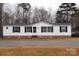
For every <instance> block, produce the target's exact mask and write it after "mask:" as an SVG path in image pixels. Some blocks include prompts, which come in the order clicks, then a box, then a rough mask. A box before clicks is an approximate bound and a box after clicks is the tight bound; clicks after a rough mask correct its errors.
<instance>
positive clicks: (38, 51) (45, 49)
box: [0, 46, 79, 56]
mask: <svg viewBox="0 0 79 59" xmlns="http://www.w3.org/2000/svg"><path fill="white" fill-rule="evenodd" d="M0 55H1V56H64V55H65V56H71V55H73V56H77V55H79V47H67V46H66V47H63V46H11V47H10V46H8V47H7V46H5V47H4V46H3V47H0Z"/></svg>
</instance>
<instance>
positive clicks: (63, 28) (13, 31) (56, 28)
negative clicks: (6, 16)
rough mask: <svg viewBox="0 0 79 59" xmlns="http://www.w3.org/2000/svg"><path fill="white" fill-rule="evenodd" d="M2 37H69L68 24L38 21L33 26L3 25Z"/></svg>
mask: <svg viewBox="0 0 79 59" xmlns="http://www.w3.org/2000/svg"><path fill="white" fill-rule="evenodd" d="M3 36H71V25H70V24H52V23H49V22H44V21H40V22H37V23H34V24H24V25H14V24H8V25H3Z"/></svg>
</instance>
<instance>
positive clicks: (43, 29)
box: [41, 26, 53, 32]
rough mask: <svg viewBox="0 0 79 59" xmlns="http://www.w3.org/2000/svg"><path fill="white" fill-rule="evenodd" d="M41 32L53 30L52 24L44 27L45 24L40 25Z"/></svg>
mask: <svg viewBox="0 0 79 59" xmlns="http://www.w3.org/2000/svg"><path fill="white" fill-rule="evenodd" d="M41 32H53V26H48V27H46V26H44V27H43V26H42V27H41Z"/></svg>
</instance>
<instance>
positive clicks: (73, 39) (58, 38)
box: [0, 37, 79, 41]
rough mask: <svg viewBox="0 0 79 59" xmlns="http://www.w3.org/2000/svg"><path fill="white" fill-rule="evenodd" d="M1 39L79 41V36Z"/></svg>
mask: <svg viewBox="0 0 79 59" xmlns="http://www.w3.org/2000/svg"><path fill="white" fill-rule="evenodd" d="M0 40H28V41H52V40H57V41H58V40H59V41H60V40H63V41H79V37H52V38H51V37H49V38H0Z"/></svg>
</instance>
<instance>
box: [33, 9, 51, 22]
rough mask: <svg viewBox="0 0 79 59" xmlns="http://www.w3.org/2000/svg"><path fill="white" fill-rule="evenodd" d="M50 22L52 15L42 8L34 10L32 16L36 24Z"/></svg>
mask: <svg viewBox="0 0 79 59" xmlns="http://www.w3.org/2000/svg"><path fill="white" fill-rule="evenodd" d="M50 20H52V14H51V13H49V12H48V11H47V10H45V9H44V8H40V9H39V8H35V9H34V16H33V21H34V22H38V21H50Z"/></svg>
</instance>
